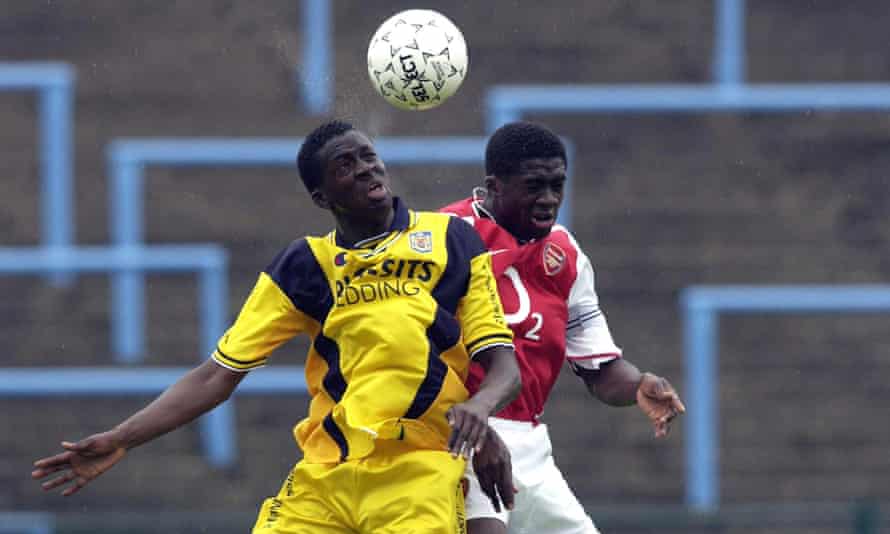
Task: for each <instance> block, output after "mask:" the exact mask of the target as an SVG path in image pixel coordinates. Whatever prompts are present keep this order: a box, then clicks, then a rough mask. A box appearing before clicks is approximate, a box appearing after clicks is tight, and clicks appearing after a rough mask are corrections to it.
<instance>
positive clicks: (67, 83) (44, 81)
mask: <svg viewBox="0 0 890 534" xmlns="http://www.w3.org/2000/svg"><path fill="white" fill-rule="evenodd" d="M74 80H75V75H74V69H73V68H71V66H69V65H68V64H66V63H0V91H37V93H38V111H37V113H38V124H39V128H38V132H39V150H38V154H39V157H40V214H41V215H40V218H41V227H40V233H41V244H42V245H43V246H46V247H68V246H71V244H72V243H73V236H74V229H75V222H74V202H73V197H74V193H73V189H74V185H73V177H72V168H73V153H72V148H71V136H72V132H73V128H74V122H73V114H74V111H73V103H74ZM51 279H52V280H53V281H54V282H55V283H56V284H68V283H70V282H71V281H72V276H71V275H70V273H64V272H59V273H55V274H54V275H53V276H52V278H51Z"/></svg>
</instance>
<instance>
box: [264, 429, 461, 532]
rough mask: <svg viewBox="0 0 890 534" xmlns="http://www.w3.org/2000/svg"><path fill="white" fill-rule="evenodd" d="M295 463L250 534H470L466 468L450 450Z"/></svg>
mask: <svg viewBox="0 0 890 534" xmlns="http://www.w3.org/2000/svg"><path fill="white" fill-rule="evenodd" d="M381 448H384V447H379V446H378V449H377V450H376V451H375V453H374V455H373V456H369V457H367V458H364V459H362V460H350V461H348V462H344V463H341V464H307V463H304V462H300V463H298V464H297V465H296V466H295V467H294V469H293V470H292V471H291V473H290V475H288V477H287V480H286V481H285V482H284V485H283V486H282V487H281V491H280V492H279V493H278V495H277V496H276V497H273V498H271V499H266V500H265V501H264V502H263V506H262V508H260V513H259V517H258V518H257V521H256V524H255V525H254V527H253V534H334V533H337V534H344V533H355V534H371V533H373V534H397V533H398V534H465V533H466V517H465V514H464V494H463V489H462V487H461V478H462V477H463V474H464V467H465V462H464V460H463V459H460V458H457V459H455V458H453V457H452V456H451V454H450V453H448V452H445V451H441V452H440V451H410V452H400V453H397V454H382V453H381V450H380V449H381Z"/></svg>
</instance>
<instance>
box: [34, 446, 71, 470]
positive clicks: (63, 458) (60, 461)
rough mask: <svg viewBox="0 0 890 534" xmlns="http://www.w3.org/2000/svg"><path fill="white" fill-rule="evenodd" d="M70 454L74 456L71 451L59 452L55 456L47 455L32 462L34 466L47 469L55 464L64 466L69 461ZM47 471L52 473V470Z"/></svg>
mask: <svg viewBox="0 0 890 534" xmlns="http://www.w3.org/2000/svg"><path fill="white" fill-rule="evenodd" d="M72 456H74V453H72V452H67V451H66V452H60V453H59V454H56V455H55V456H48V457H46V458H41V459H40V460H37V461H36V462H34V467H37V468H38V469H48V468H53V467H56V466H61V467H65V466H67V465H69V464H70V463H71V457H72ZM54 471H58V469H55V470H54ZM49 472H50V473H52V472H53V471H49Z"/></svg>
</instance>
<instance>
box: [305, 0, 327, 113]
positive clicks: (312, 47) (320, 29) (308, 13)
mask: <svg viewBox="0 0 890 534" xmlns="http://www.w3.org/2000/svg"><path fill="white" fill-rule="evenodd" d="M302 8H303V9H302V10H303V17H302V20H303V55H302V57H303V62H302V65H300V66H298V67H297V70H296V74H297V82H298V84H299V86H300V88H301V89H302V96H303V105H304V106H305V107H306V110H307V111H308V112H309V113H311V114H313V115H322V114H325V113H328V112H329V111H330V110H331V100H332V97H331V95H333V94H334V88H333V86H334V59H333V56H332V54H331V50H332V49H333V47H332V45H331V42H332V39H331V35H332V34H333V33H334V30H333V23H332V19H331V2H330V0H303V4H302Z"/></svg>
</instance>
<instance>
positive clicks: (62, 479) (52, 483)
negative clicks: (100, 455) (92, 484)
mask: <svg viewBox="0 0 890 534" xmlns="http://www.w3.org/2000/svg"><path fill="white" fill-rule="evenodd" d="M71 481H74V484H72V485H71V486H69V487H67V488H65V490H64V491H63V492H62V496H64V497H68V496H70V495H74V494H75V493H77V492H78V491H80V488H82V487H84V486H86V485H87V483H88V482H89V479H88V478H86V477H82V476H77V475H76V474H75V473H74V472H73V471H67V472H65V473H64V474H62V475H60V476H57V477H56V478H54V479H52V480H48V481H46V482H44V483H43V484H41V485H40V487H41V488H43V491H51V490H54V489H56V488H58V487H59V486H63V485H65V484H67V483H68V482H71Z"/></svg>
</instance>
